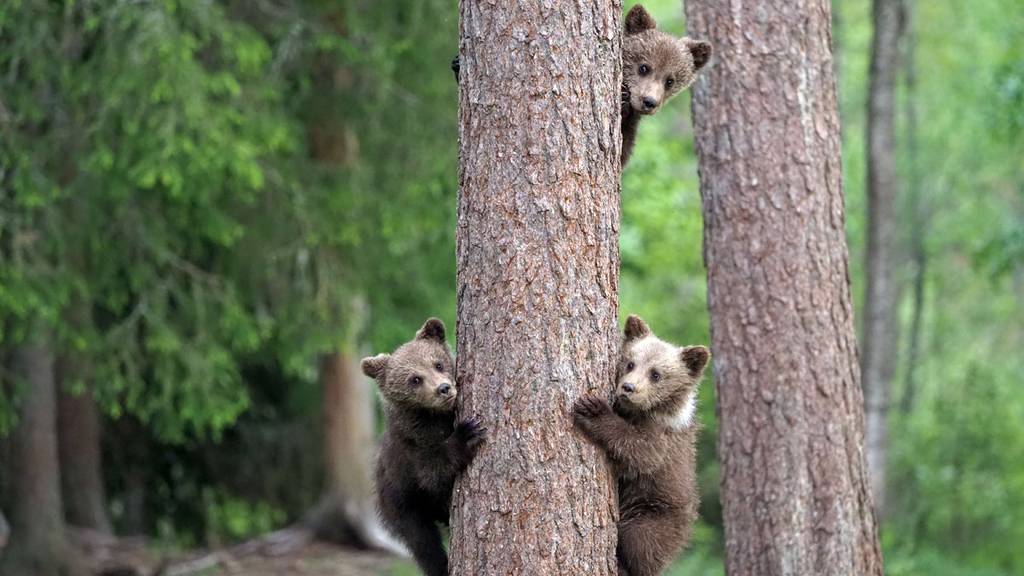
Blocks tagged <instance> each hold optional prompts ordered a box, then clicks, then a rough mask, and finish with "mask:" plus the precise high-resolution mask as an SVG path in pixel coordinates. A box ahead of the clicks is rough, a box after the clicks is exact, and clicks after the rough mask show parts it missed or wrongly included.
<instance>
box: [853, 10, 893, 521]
mask: <svg viewBox="0 0 1024 576" xmlns="http://www.w3.org/2000/svg"><path fill="white" fill-rule="evenodd" d="M873 21H874V38H873V40H872V44H871V70H870V77H869V87H868V116H867V131H868V134H867V146H868V149H867V157H868V158H867V160H868V181H867V192H868V201H867V209H868V214H867V216H868V218H867V220H868V230H867V244H868V246H867V252H866V261H865V269H866V270H867V278H866V285H865V293H864V319H863V322H864V326H863V328H862V330H861V351H862V355H861V372H862V374H863V376H864V401H865V404H864V409H865V420H866V425H867V430H866V432H867V434H866V443H867V458H868V472H869V473H870V474H871V492H872V494H873V495H874V501H875V507H876V509H877V510H878V511H879V513H880V514H884V510H885V469H886V459H887V454H888V451H887V450H886V447H887V446H888V442H889V439H888V436H889V427H888V418H889V395H890V390H891V388H892V377H893V372H894V371H895V368H896V350H897V338H896V330H897V318H896V304H897V298H898V292H899V290H898V288H897V281H896V272H895V265H894V258H895V254H894V250H895V248H896V220H895V218H896V213H895V201H896V185H897V184H896V155H895V154H896V145H895V140H896V128H895V120H894V116H895V110H896V106H895V101H896V70H897V69H898V67H899V62H900V58H899V49H900V46H899V39H900V28H901V27H900V0H874V3H873Z"/></svg>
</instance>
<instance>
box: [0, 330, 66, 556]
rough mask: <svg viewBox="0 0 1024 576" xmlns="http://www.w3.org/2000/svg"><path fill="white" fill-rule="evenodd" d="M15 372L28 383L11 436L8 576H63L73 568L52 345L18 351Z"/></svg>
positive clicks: (14, 358) (14, 349) (28, 346)
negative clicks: (67, 533) (62, 484)
mask: <svg viewBox="0 0 1024 576" xmlns="http://www.w3.org/2000/svg"><path fill="white" fill-rule="evenodd" d="M10 359H11V372H12V373H13V374H14V376H15V378H16V379H17V381H19V382H21V383H22V384H23V388H22V390H23V394H22V396H21V408H20V410H19V421H18V424H17V426H16V427H15V428H14V431H13V432H12V435H11V463H10V471H11V474H12V476H13V477H12V478H11V510H10V513H11V539H10V545H9V546H8V548H7V549H6V550H5V551H4V557H3V561H2V562H0V574H2V575H4V576H20V575H26V576H27V575H33V576H36V575H38V576H48V575H51V574H52V575H55V576H56V575H57V574H60V573H61V572H62V570H64V569H65V568H67V566H68V556H69V554H70V546H69V545H68V543H67V540H66V536H65V532H64V515H63V508H62V505H61V497H60V469H59V461H58V458H57V398H56V396H57V386H56V381H55V379H54V354H53V348H52V347H51V344H50V342H49V341H44V342H38V343H22V344H18V345H15V346H13V347H12V349H11V354H10Z"/></svg>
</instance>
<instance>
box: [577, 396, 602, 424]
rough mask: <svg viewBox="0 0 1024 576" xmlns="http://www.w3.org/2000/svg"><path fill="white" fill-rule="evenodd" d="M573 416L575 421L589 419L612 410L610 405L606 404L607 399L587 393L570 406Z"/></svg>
mask: <svg viewBox="0 0 1024 576" xmlns="http://www.w3.org/2000/svg"><path fill="white" fill-rule="evenodd" d="M572 411H573V416H574V417H575V419H576V420H577V421H579V420H591V419H594V418H597V417H598V416H602V415H604V414H608V413H610V412H611V411H612V408H611V406H609V405H608V401H607V400H604V399H603V398H599V397H597V396H595V395H594V394H587V395H585V396H583V397H581V398H580V399H579V400H577V401H576V405H575V406H573V408H572Z"/></svg>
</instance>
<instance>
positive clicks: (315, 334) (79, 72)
mask: <svg viewBox="0 0 1024 576" xmlns="http://www.w3.org/2000/svg"><path fill="white" fill-rule="evenodd" d="M627 4H628V5H627V6H626V7H627V8H628V7H629V5H632V4H633V2H628V3H627ZM644 4H645V5H646V6H647V7H648V8H649V9H650V10H651V12H652V13H653V15H654V16H655V17H656V18H657V20H658V22H659V24H660V26H661V27H662V28H664V29H667V30H669V31H671V32H673V33H677V34H681V33H682V32H683V31H684V22H683V18H682V7H681V4H680V2H679V0H649V1H647V2H645V3H644ZM833 9H834V33H833V38H834V42H835V54H836V66H837V73H838V78H839V88H840V95H841V115H842V121H843V160H844V169H845V170H844V183H845V190H846V198H847V233H848V240H849V245H850V249H851V265H852V269H851V276H852V281H853V288H854V295H855V298H856V299H857V302H858V304H860V303H861V302H862V301H863V293H864V276H865V273H864V270H865V234H866V213H867V205H866V202H867V200H866V198H867V197H866V193H865V181H866V174H867V166H866V153H865V148H866V141H865V125H866V114H867V112H866V111H867V90H868V85H869V74H868V71H869V59H870V45H871V37H872V13H871V10H872V7H871V2H870V0H838V1H836V2H833ZM912 13H913V18H912V19H911V20H910V22H911V24H912V26H911V28H909V29H908V34H907V35H906V38H907V39H909V40H907V41H906V42H904V44H903V46H902V48H901V60H900V63H899V72H898V76H897V108H896V122H897V132H896V133H897V146H896V147H897V155H896V156H897V157H896V163H897V168H898V188H897V200H896V203H895V205H894V207H893V210H894V211H895V218H896V220H897V222H898V223H899V225H898V227H897V234H896V237H895V238H894V239H893V246H892V249H893V250H894V252H895V254H896V261H897V263H898V264H897V267H896V269H897V271H898V274H897V281H898V282H897V284H898V306H897V323H898V330H897V334H898V337H897V343H898V346H897V351H896V355H897V364H896V366H897V368H896V372H895V375H894V376H893V378H892V381H891V383H890V385H891V409H890V411H889V415H888V418H889V435H888V446H887V448H888V457H887V458H888V475H887V480H886V484H887V487H888V498H887V501H886V505H885V508H884V510H882V511H881V518H882V536H883V548H884V555H885V558H886V565H887V571H888V573H890V574H893V575H897V576H898V575H904V574H931V575H937V576H946V575H949V576H953V575H977V576H983V575H993V576H994V575H1009V574H1020V573H1022V572H1024V546H1021V544H1020V543H1021V542H1024V425H1022V423H1024V394H1022V393H1021V392H1022V389H1021V386H1022V383H1024V353H1022V351H1024V5H1022V4H1021V3H1020V1H1019V0H984V1H979V2H970V3H966V2H956V1H953V0H937V1H933V2H913V3H912ZM457 39H458V7H457V2H456V1H455V0H387V1H382V0H336V1H328V0H285V1H281V0H256V1H242V0H227V1H217V2H214V1H189V0H177V1H176V0H159V1H152V2H122V1H114V0H110V1H106V0H95V1H72V0H68V1H66V2H51V1H42V0H8V1H6V2H3V4H2V5H0V327H2V338H0V379H2V380H0V463H2V465H0V510H3V511H4V512H5V513H6V516H7V518H8V519H10V518H11V512H10V510H11V508H12V506H15V505H16V503H15V502H12V501H11V497H10V494H11V487H12V486H13V485H14V484H15V483H16V482H18V481H19V475H21V476H29V478H34V479H36V480H38V479H39V478H40V477H41V476H40V475H44V476H45V475H47V474H55V473H56V470H46V469H38V470H26V469H25V468H24V467H15V466H13V465H12V460H13V458H14V456H13V455H12V453H11V452H12V444H13V442H12V441H11V438H13V437H14V435H17V434H24V433H25V432H24V428H25V425H26V424H27V423H28V422H33V423H34V425H33V427H32V431H33V432H34V433H45V432H40V431H41V430H44V428H45V426H41V425H40V422H44V423H45V422H46V421H47V420H45V419H46V418H47V416H45V414H46V411H45V409H44V410H40V409H39V408H40V406H45V405H46V401H47V399H46V398H39V397H38V394H33V392H32V391H33V390H34V388H35V387H36V385H37V384H38V383H39V382H46V381H49V380H48V379H55V380H56V382H57V384H58V386H59V390H60V397H59V398H58V399H56V400H54V399H50V402H49V404H50V405H52V406H53V408H52V410H51V411H50V412H51V414H50V416H49V420H48V421H49V422H51V427H52V426H53V425H52V422H54V421H56V430H57V432H58V434H57V436H58V439H59V446H60V448H61V450H60V453H59V466H60V474H61V476H62V477H63V479H64V487H63V490H61V493H62V495H63V504H62V505H63V507H64V515H65V517H66V518H67V520H68V522H69V523H71V524H75V525H80V526H85V527H87V528H90V529H92V530H94V531H96V532H97V533H101V534H102V533H110V532H113V533H116V534H119V535H135V536H137V535H144V536H146V537H148V539H149V541H150V542H152V543H153V544H152V546H154V547H157V548H161V549H166V550H188V549H193V548H217V547H224V546H229V545H233V544H236V543H238V542H242V541H245V540H247V539H249V538H252V537H254V536H257V535H260V534H265V533H267V532H270V531H273V530H276V529H279V528H282V527H286V526H290V525H294V524H295V523H296V522H304V523H306V525H313V526H316V527H317V530H318V531H319V532H324V530H323V528H324V526H329V525H330V524H331V521H330V520H324V518H331V516H330V514H327V515H326V516H324V514H322V511H323V510H328V511H329V510H332V509H333V510H338V509H343V508H344V506H338V505H336V503H335V505H333V506H332V504H331V502H332V500H331V496H330V495H331V493H332V491H339V490H340V491H344V490H345V489H347V488H348V487H350V486H351V483H350V482H349V483H346V481H345V480H344V479H340V480H339V473H338V472H337V470H338V469H339V467H340V468H345V464H346V462H347V461H342V462H341V465H340V466H339V463H338V462H331V461H330V458H325V457H324V456H323V455H324V454H325V453H328V454H330V453H332V452H331V447H333V446H336V443H338V442H340V443H341V444H342V445H344V444H345V440H344V439H341V440H339V434H338V431H339V427H340V429H341V430H342V432H344V431H345V430H346V422H347V420H346V419H345V416H344V413H341V412H338V411H332V410H333V408H334V407H337V406H339V405H341V404H343V402H336V401H337V400H338V397H339V394H340V395H341V396H344V390H343V389H344V387H351V386H355V387H360V386H368V384H367V383H366V382H364V381H362V380H361V376H354V375H352V372H351V368H350V366H351V365H352V364H353V362H356V361H358V358H359V356H360V355H361V354H363V353H368V352H370V351H374V352H376V351H384V350H391V349H392V348H393V347H395V346H396V345H398V344H399V343H401V342H403V341H405V340H407V339H408V338H409V337H410V336H411V335H412V334H413V332H414V331H415V329H416V328H417V327H418V326H419V325H420V323H422V321H423V320H424V318H426V317H427V316H429V315H437V316H440V317H442V318H443V319H444V320H445V321H446V323H447V324H448V325H449V326H450V327H453V326H454V318H455V292H454V291H455V247H454V231H455V198H456V192H457V187H458V178H457V157H456V156H457V112H458V111H457V85H456V83H455V81H454V78H453V76H452V73H451V71H450V70H449V68H448V62H449V61H450V60H451V58H452V57H453V56H454V55H455V53H456V51H457ZM718 57H719V58H728V55H727V54H719V55H718ZM908 79H909V80H911V81H909V82H908ZM687 99H688V96H683V97H681V98H679V99H677V100H676V101H673V102H672V103H671V104H669V105H668V106H667V107H666V108H665V109H664V110H663V111H662V112H661V113H660V114H659V115H658V116H656V117H655V118H654V119H651V120H648V121H646V122H645V123H644V125H643V127H642V129H641V132H640V138H639V142H638V145H637V148H636V151H635V154H634V156H633V159H632V161H631V163H630V165H629V167H628V168H627V169H626V171H625V173H624V175H623V184H622V208H623V218H622V221H623V223H622V228H621V247H622V283H621V311H622V313H623V316H624V315H625V314H627V313H637V314H640V315H642V316H644V317H645V318H647V319H648V320H649V321H650V322H651V324H652V328H653V329H654V330H655V331H657V332H658V334H659V335H661V336H662V337H664V338H665V339H667V340H670V341H675V342H680V343H688V344H689V343H707V342H708V341H709V335H708V317H707V306H706V294H705V292H706V290H705V272H704V269H703V264H702V259H701V235H702V229H701V211H700V198H699V192H698V190H699V188H698V182H697V170H696V158H695V155H694V148H693V141H692V129H691V123H690V117H689V116H690V111H689V104H688V101H687ZM914 117H916V121H908V118H914ZM860 310H861V307H860V306H858V308H857V311H858V321H860V320H861V318H860V314H859V312H860ZM47 365H48V366H50V367H51V368H52V367H53V366H55V367H56V368H55V369H51V370H49V371H48V370H47V369H46V368H45V367H46V366H47ZM713 393H714V387H713V386H712V385H711V383H710V382H708V383H705V385H703V387H702V388H701V403H700V418H701V421H702V422H703V424H704V427H705V433H704V434H703V437H702V442H701V446H700V452H699V456H700V460H701V474H700V477H701V489H702V492H703V503H702V508H701V512H702V524H701V526H700V528H699V530H698V535H697V537H696V539H695V542H694V544H693V546H692V549H691V551H690V552H688V553H687V554H685V555H684V557H683V558H682V559H681V560H680V563H679V564H678V568H677V571H678V573H679V574H708V575H711V574H721V573H723V569H722V561H721V553H722V526H721V513H720V510H719V505H718V498H717V490H718V476H717V465H716V458H715V435H716V424H715V413H714V398H713ZM28 407H34V408H35V409H34V410H32V411H31V414H32V416H30V417H29V416H26V415H29V414H30V411H29V410H28ZM343 409H344V408H339V410H343ZM40 414H42V415H43V416H42V418H43V420H38V419H35V418H38V417H39V415H40ZM26 418H29V420H28V421H26ZM19 424H20V425H21V428H22V432H19ZM51 434H52V432H51ZM341 436H344V433H342V434H341ZM357 439H358V436H357ZM350 444H351V442H350ZM349 448H351V446H349ZM346 457H348V455H347V456H346ZM359 457H360V456H358V455H356V456H352V458H356V459H358V458H359ZM90 470H92V471H96V470H98V471H99V475H98V476H97V474H96V473H93V472H90ZM332 470H333V471H334V472H332ZM31 474H35V476H30V475H31ZM90 476H91V477H92V480H90ZM34 481H35V480H34ZM325 494H326V495H327V496H325ZM325 502H326V504H325ZM44 517H45V514H40V518H41V520H40V522H43V521H44V519H43V518H44ZM311 518H312V520H311ZM345 522H350V523H352V522H353V521H352V519H351V518H349V519H348V520H341V521H338V522H337V524H338V525H343V524H344V523H345ZM2 523H3V522H2V521H0V524H2ZM353 525H354V526H355V527H354V528H353V530H354V532H355V534H354V535H353V534H346V533H342V534H331V535H328V536H329V537H330V538H331V539H333V540H336V541H349V542H356V541H360V540H362V541H364V542H365V541H366V540H367V539H368V538H369V539H371V540H372V537H367V536H366V535H365V534H362V533H360V528H359V527H358V522H355V523H354V524H353ZM2 531H3V528H2V527H0V532H2ZM327 532H329V530H328V531H327ZM343 532H344V531H343ZM13 537H14V538H15V539H16V537H17V536H16V535H14V536H13ZM4 539H5V534H2V533H0V541H3V540H4ZM12 542H13V540H12ZM0 554H2V553H0ZM380 566H382V568H380V570H381V573H384V574H387V573H392V572H394V573H409V572H408V571H409V568H408V567H407V566H405V565H404V564H402V563H401V562H398V561H394V562H393V563H392V562H391V561H386V562H384V563H382V564H380Z"/></svg>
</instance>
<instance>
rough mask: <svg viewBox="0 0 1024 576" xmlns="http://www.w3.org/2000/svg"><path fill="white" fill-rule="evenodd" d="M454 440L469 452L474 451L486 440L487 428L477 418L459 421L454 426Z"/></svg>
mask: <svg viewBox="0 0 1024 576" xmlns="http://www.w3.org/2000/svg"><path fill="white" fill-rule="evenodd" d="M455 438H457V439H458V441H459V442H460V443H462V444H463V445H465V446H466V447H467V448H469V449H470V450H475V449H476V447H477V446H479V445H480V444H481V443H482V442H483V441H484V440H486V439H487V428H485V427H484V426H483V421H482V420H480V417H479V416H473V417H471V418H467V419H465V420H460V421H458V422H457V423H456V424H455Z"/></svg>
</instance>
